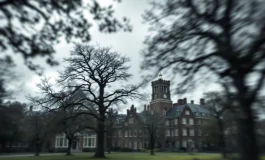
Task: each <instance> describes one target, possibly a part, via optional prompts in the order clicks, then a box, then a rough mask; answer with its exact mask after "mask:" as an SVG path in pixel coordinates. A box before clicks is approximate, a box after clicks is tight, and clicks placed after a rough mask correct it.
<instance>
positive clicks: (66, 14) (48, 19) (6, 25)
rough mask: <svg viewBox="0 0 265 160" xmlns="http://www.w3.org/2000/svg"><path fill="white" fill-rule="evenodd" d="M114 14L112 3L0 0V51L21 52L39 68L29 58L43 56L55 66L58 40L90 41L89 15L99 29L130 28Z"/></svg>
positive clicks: (32, 65)
mask: <svg viewBox="0 0 265 160" xmlns="http://www.w3.org/2000/svg"><path fill="white" fill-rule="evenodd" d="M113 14H114V9H113V8H112V6H108V7H102V6H101V5H100V4H99V2H98V1H97V0H92V1H89V2H87V3H85V2H84V1H82V0H75V1H69V0H60V1H57V0H38V1H31V0H21V1H15V0H4V1H1V2H0V17H1V19H0V22H1V25H0V50H1V51H2V52H3V51H4V53H7V52H9V53H10V52H11V53H19V54H22V56H23V58H24V59H25V60H26V61H25V63H26V65H27V66H28V67H29V68H30V69H31V70H37V71H39V69H40V66H38V65H37V64H36V63H34V61H33V60H32V58H34V57H36V56H42V57H44V56H45V57H46V62H47V63H48V64H49V65H56V64H57V62H56V61H55V59H53V54H54V53H55V49H54V46H55V44H57V43H59V42H60V40H62V39H65V40H66V41H67V42H72V41H77V40H78V41H79V42H88V41H89V40H90V38H91V36H90V31H89V28H90V27H91V26H92V22H89V21H88V17H87V16H88V15H91V18H93V20H94V21H95V22H97V24H98V26H99V30H100V31H102V32H108V33H112V32H116V31H119V30H125V31H129V30H131V27H130V26H129V25H128V23H127V22H128V20H127V19H126V18H123V19H122V20H121V21H120V20H117V19H116V18H115V17H113Z"/></svg>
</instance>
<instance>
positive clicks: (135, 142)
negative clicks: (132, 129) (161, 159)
mask: <svg viewBox="0 0 265 160" xmlns="http://www.w3.org/2000/svg"><path fill="white" fill-rule="evenodd" d="M133 146H134V149H137V148H138V147H137V141H134V145H133Z"/></svg>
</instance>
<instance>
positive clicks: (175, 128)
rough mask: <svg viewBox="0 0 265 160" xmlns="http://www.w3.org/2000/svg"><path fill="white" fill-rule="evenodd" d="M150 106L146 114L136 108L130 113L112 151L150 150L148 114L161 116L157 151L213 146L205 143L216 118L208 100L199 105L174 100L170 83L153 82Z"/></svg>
mask: <svg viewBox="0 0 265 160" xmlns="http://www.w3.org/2000/svg"><path fill="white" fill-rule="evenodd" d="M151 86H152V94H151V102H150V105H144V106H143V111H142V112H137V109H136V107H135V106H134V105H132V106H131V108H130V109H128V110H127V114H126V115H124V116H123V119H119V120H118V123H117V124H116V125H115V132H114V134H113V136H112V147H124V148H131V149H141V148H148V147H149V139H148V137H149V134H148V131H147V129H146V125H145V123H146V117H145V115H146V114H145V113H146V112H151V113H158V114H159V115H160V120H159V121H157V122H156V123H157V124H156V125H157V126H159V127H157V133H156V147H158V148H162V149H167V148H168V149H169V148H170V149H181V148H193V149H195V148H196V149H199V148H203V147H207V146H209V145H211V144H209V143H208V142H205V141H204V139H205V137H206V136H207V132H206V129H205V127H204V126H205V125H207V124H208V123H209V121H210V120H211V118H212V115H211V112H210V111H209V110H208V109H207V108H206V107H205V106H204V105H205V104H204V99H200V103H199V104H194V101H190V103H188V102H187V99H186V98H184V99H178V101H177V102H176V103H173V102H172V100H171V94H170V81H167V80H163V79H162V76H161V75H160V77H159V79H158V80H156V81H153V82H152V85H151Z"/></svg>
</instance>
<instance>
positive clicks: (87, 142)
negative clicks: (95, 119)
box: [83, 134, 96, 148]
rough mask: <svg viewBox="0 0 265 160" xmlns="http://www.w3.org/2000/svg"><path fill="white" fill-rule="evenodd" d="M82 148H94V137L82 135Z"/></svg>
mask: <svg viewBox="0 0 265 160" xmlns="http://www.w3.org/2000/svg"><path fill="white" fill-rule="evenodd" d="M83 147H86V148H96V135H95V134H93V135H88V134H86V135H84V137H83Z"/></svg>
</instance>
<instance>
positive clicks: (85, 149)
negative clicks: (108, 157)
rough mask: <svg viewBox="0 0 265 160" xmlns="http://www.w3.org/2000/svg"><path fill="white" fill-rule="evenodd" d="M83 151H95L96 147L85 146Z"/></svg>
mask: <svg viewBox="0 0 265 160" xmlns="http://www.w3.org/2000/svg"><path fill="white" fill-rule="evenodd" d="M82 151H83V152H95V151H96V148H83V150H82Z"/></svg>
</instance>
